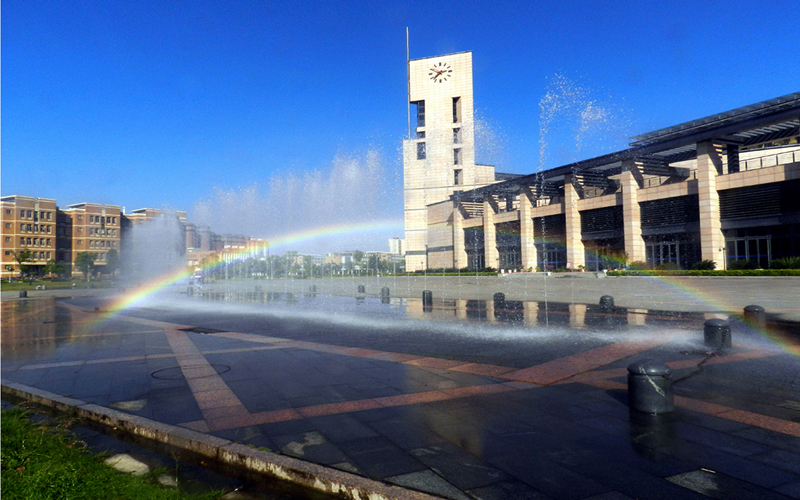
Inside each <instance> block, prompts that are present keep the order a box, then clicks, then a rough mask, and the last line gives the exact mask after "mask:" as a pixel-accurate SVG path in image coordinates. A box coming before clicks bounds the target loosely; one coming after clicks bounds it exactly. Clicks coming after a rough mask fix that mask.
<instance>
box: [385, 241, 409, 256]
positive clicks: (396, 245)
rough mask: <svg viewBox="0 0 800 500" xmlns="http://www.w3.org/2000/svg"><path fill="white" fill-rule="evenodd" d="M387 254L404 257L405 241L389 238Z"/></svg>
mask: <svg viewBox="0 0 800 500" xmlns="http://www.w3.org/2000/svg"><path fill="white" fill-rule="evenodd" d="M389 253H390V254H392V255H405V253H406V248H405V240H404V239H402V238H389Z"/></svg>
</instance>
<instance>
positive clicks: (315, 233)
mask: <svg viewBox="0 0 800 500" xmlns="http://www.w3.org/2000/svg"><path fill="white" fill-rule="evenodd" d="M390 229H397V230H400V231H402V229H403V223H402V221H398V220H386V221H378V222H370V223H365V224H330V225H326V226H319V227H315V228H310V229H305V230H302V231H296V232H293V233H287V234H284V235H280V236H277V237H275V238H271V239H270V240H269V242H264V243H263V244H261V245H258V246H255V247H252V246H251V247H250V248H247V249H242V250H239V251H236V252H231V253H228V256H229V257H231V258H232V259H233V260H237V259H240V258H247V257H248V256H250V255H263V251H264V250H265V249H267V248H269V249H277V248H285V247H287V246H290V245H293V244H297V243H300V242H303V241H309V240H313V239H315V238H320V237H326V236H337V235H345V234H358V233H364V232H369V231H380V230H390ZM604 257H605V258H606V259H608V260H610V261H613V262H618V263H619V264H624V258H620V256H619V255H615V254H607V255H604ZM224 264H225V262H224V261H223V262H219V261H215V262H213V263H209V264H206V265H205V266H201V269H202V270H203V271H208V270H213V269H214V268H216V267H219V266H222V265H224ZM191 275H192V270H191V269H189V268H185V267H182V268H181V269H178V270H175V271H173V272H171V273H168V274H165V275H162V276H159V277H158V278H156V279H154V280H151V281H150V282H148V283H146V284H144V285H142V286H140V287H137V288H135V289H133V290H131V291H130V292H128V293H125V294H124V295H123V296H121V297H120V298H118V299H117V300H116V301H114V302H113V303H112V304H111V305H110V307H108V308H107V309H106V311H105V313H104V314H103V315H102V316H101V318H100V320H101V321H103V320H106V319H110V318H111V317H113V316H116V315H118V314H120V313H122V312H123V311H124V310H125V309H128V308H130V307H134V306H136V305H138V304H140V303H141V302H142V301H144V300H146V299H147V298H148V297H150V296H151V295H153V294H155V293H157V292H158V291H159V290H162V289H164V288H166V287H168V286H171V285H174V284H176V283H178V282H180V281H181V280H184V279H187V278H189V277H190V276H191ZM641 278H642V279H650V280H651V281H655V282H658V283H659V284H660V285H663V286H664V287H669V288H672V289H678V290H680V291H682V292H684V293H686V294H687V295H688V296H691V297H694V298H696V299H697V300H698V301H700V302H702V303H704V304H707V305H708V306H709V308H710V309H711V310H712V311H718V312H730V311H733V310H734V308H733V307H732V306H731V304H726V303H723V302H722V301H720V300H719V299H715V298H714V297H711V296H708V294H702V293H698V292H697V290H695V289H693V288H692V287H691V286H690V285H687V284H685V283H682V282H679V281H678V280H676V279H674V278H673V277H671V276H653V275H643V276H641ZM710 312H711V311H710ZM758 332H759V333H760V334H761V335H763V336H764V337H766V338H767V339H768V340H769V341H771V342H772V343H773V344H775V345H777V346H779V347H780V348H781V349H782V350H784V351H785V352H787V353H789V354H793V355H795V356H798V357H800V348H798V347H797V346H795V345H792V343H790V342H788V341H787V340H786V339H784V338H781V336H779V335H778V334H775V333H774V332H771V331H768V330H767V329H758Z"/></svg>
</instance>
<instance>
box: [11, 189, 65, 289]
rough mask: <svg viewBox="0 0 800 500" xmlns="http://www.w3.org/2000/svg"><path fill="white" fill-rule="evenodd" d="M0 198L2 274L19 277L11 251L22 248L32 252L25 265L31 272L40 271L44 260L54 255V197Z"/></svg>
mask: <svg viewBox="0 0 800 500" xmlns="http://www.w3.org/2000/svg"><path fill="white" fill-rule="evenodd" d="M0 200H1V201H0V204H1V205H2V209H1V210H2V212H0V213H1V214H2V229H3V252H2V257H3V260H2V276H3V277H4V278H6V277H10V276H19V274H20V269H19V264H18V263H17V261H16V260H15V258H14V253H16V252H20V251H22V250H29V251H31V252H32V253H33V260H32V261H31V262H29V263H26V264H25V265H26V266H29V267H30V268H32V270H33V271H34V272H38V271H41V269H43V268H44V266H45V264H47V261H49V260H54V259H56V258H57V257H58V255H57V245H56V240H57V224H56V223H57V220H58V207H57V206H56V200H52V199H49V198H31V197H29V196H4V197H2V198H0ZM65 260H66V259H65Z"/></svg>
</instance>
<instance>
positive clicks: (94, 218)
mask: <svg viewBox="0 0 800 500" xmlns="http://www.w3.org/2000/svg"><path fill="white" fill-rule="evenodd" d="M78 219H80V215H79V216H78ZM89 222H90V223H92V224H105V223H108V224H116V223H117V218H116V217H102V216H100V215H90V216H89Z"/></svg>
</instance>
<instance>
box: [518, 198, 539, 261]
mask: <svg viewBox="0 0 800 500" xmlns="http://www.w3.org/2000/svg"><path fill="white" fill-rule="evenodd" d="M519 243H520V253H521V258H522V268H523V269H529V268H530V269H534V270H535V269H536V264H537V262H538V256H537V255H536V245H535V244H534V238H533V196H532V195H531V193H530V190H528V189H523V191H522V192H521V193H520V194H519Z"/></svg>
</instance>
